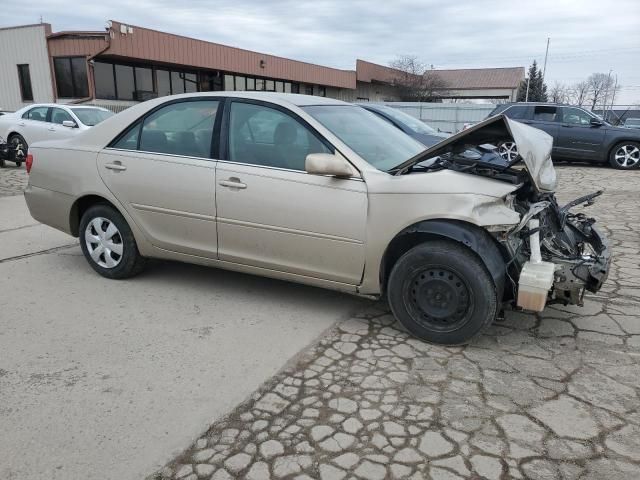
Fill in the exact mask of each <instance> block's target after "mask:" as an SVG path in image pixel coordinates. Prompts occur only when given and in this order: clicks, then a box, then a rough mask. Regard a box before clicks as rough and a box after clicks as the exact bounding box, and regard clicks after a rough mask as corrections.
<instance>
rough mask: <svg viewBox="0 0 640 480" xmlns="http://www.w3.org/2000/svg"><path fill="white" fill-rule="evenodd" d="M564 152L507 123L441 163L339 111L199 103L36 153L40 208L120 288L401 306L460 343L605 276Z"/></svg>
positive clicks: (158, 107) (153, 104)
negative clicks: (572, 199)
mask: <svg viewBox="0 0 640 480" xmlns="http://www.w3.org/2000/svg"><path fill="white" fill-rule="evenodd" d="M505 140H512V141H514V142H515V143H516V144H517V146H518V151H519V152H520V154H519V156H518V157H517V158H516V159H515V160H512V161H510V162H507V161H505V160H504V159H503V158H502V157H500V155H499V154H498V153H497V151H496V149H495V147H494V146H493V145H496V144H498V143H500V142H501V141H505ZM550 151H551V137H549V135H547V134H546V133H544V132H542V131H540V130H537V129H534V128H531V127H528V126H526V125H522V124H519V123H517V122H513V121H511V120H509V119H508V118H506V117H503V116H499V117H495V118H491V119H488V120H486V121H484V122H482V123H479V124H477V125H475V126H473V127H472V128H470V129H468V130H465V131H464V132H461V133H459V134H457V135H454V136H452V137H450V138H448V139H446V140H444V141H443V142H441V143H439V144H437V145H435V146H433V147H431V148H429V149H427V150H425V149H424V146H423V145H421V144H419V143H418V142H416V141H415V140H413V139H412V138H410V137H409V136H407V135H405V134H404V133H403V132H401V131H400V130H398V129H397V128H395V127H394V126H392V125H390V124H389V123H387V122H386V121H384V120H382V119H381V118H379V117H377V116H376V115H374V114H373V113H371V112H368V111H366V110H364V109H362V108H360V107H357V106H354V105H351V104H348V103H344V102H340V101H337V100H331V99H326V98H318V97H313V96H305V95H286V94H267V93H249V92H220V93H200V94H187V95H178V96H173V97H163V98H159V99H155V100H151V101H148V102H144V103H142V104H139V105H136V106H134V107H132V108H129V109H127V110H126V111H124V112H122V113H120V114H118V115H116V116H114V117H112V118H109V119H107V120H105V121H104V122H102V123H101V124H99V125H97V126H96V127H94V128H92V129H91V130H88V131H86V132H82V133H80V134H78V135H77V136H76V137H75V138H74V139H72V140H67V141H51V142H45V143H40V144H35V145H32V146H31V148H30V151H29V156H28V165H27V167H28V169H29V170H30V177H29V184H28V187H27V189H26V192H25V196H26V199H27V203H28V206H29V209H30V211H31V214H32V215H33V217H34V218H35V219H37V220H39V221H41V222H43V223H46V224H48V225H51V226H53V227H56V228H58V229H60V230H63V231H65V232H67V233H69V234H70V235H73V236H75V237H79V238H80V245H81V247H82V251H83V252H84V254H85V256H86V259H87V261H88V262H89V264H90V265H91V267H92V268H93V269H94V270H95V271H96V272H98V273H99V274H101V275H103V276H105V277H108V278H114V279H122V278H127V277H131V276H132V275H135V274H136V273H138V272H140V271H141V270H142V268H143V267H144V265H145V260H146V259H147V258H151V257H155V258H166V259H172V260H180V261H185V262H192V263H199V264H204V265H211V266H215V267H220V268H226V269H231V270H238V271H243V272H248V273H254V274H258V275H265V276H270V277H274V278H279V279H284V280H290V281H295V282H301V283H306V284H311V285H316V286H320V287H326V288H332V289H337V290H342V291H346V292H351V293H356V294H360V295H365V296H368V297H373V298H378V297H382V296H386V298H387V299H388V301H389V304H390V306H391V309H392V311H393V313H394V315H395V316H396V318H397V319H398V320H399V321H400V322H401V323H402V324H403V325H404V326H405V327H406V328H407V329H408V330H409V331H410V332H411V333H413V334H414V335H416V336H418V337H420V338H421V339H424V340H427V341H430V342H436V343H442V344H460V343H464V342H467V341H468V340H469V339H470V338H472V337H473V336H474V335H476V334H478V333H479V332H480V331H481V330H482V329H483V328H485V327H486V326H488V325H489V324H491V322H492V321H493V320H494V319H495V318H496V316H497V315H499V314H500V312H501V311H502V309H503V308H504V307H505V306H513V307H515V308H527V309H531V310H541V309H543V308H544V306H545V304H547V303H549V302H561V303H580V302H581V299H582V293H583V292H584V290H585V289H587V290H590V291H597V290H598V289H599V288H600V286H601V285H602V282H603V281H604V280H605V278H606V276H607V271H608V268H609V255H608V250H607V246H606V242H605V240H604V238H603V237H602V236H601V235H600V233H599V232H598V230H597V229H596V228H595V227H594V225H593V224H594V220H593V219H591V218H588V217H587V216H585V215H582V214H573V213H572V212H571V210H570V208H571V206H572V205H567V206H565V207H560V206H559V205H558V204H557V203H556V200H555V196H554V189H555V186H556V177H555V171H554V169H553V165H552V163H551V158H550ZM596 195H597V193H596V194H593V195H591V196H588V197H585V198H583V199H580V200H579V202H580V203H583V202H587V201H589V200H590V199H591V198H592V197H594V196H596ZM576 204H577V203H576Z"/></svg>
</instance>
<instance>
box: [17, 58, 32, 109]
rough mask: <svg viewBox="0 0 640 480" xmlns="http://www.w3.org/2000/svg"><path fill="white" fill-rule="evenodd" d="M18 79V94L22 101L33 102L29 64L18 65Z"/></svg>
mask: <svg viewBox="0 0 640 480" xmlns="http://www.w3.org/2000/svg"><path fill="white" fill-rule="evenodd" d="M18 80H19V82H20V95H21V96H22V101H23V102H33V89H32V88H31V74H30V73H29V65H26V64H24V65H18Z"/></svg>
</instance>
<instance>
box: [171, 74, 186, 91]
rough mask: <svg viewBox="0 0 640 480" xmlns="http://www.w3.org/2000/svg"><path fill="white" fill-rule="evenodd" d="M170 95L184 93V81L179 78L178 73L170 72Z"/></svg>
mask: <svg viewBox="0 0 640 480" xmlns="http://www.w3.org/2000/svg"><path fill="white" fill-rule="evenodd" d="M171 93H173V94H174V95H177V94H179V93H184V79H183V78H181V76H180V72H171Z"/></svg>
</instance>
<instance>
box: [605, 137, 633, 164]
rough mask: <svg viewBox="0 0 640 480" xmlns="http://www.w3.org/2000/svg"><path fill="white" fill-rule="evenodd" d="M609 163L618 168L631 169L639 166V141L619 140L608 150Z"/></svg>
mask: <svg viewBox="0 0 640 480" xmlns="http://www.w3.org/2000/svg"><path fill="white" fill-rule="evenodd" d="M609 165H611V166H612V167H613V168H617V169H618V170H633V169H636V168H639V167H640V143H638V142H629V141H627V142H621V143H618V144H617V145H616V146H615V147H613V148H612V149H611V152H609Z"/></svg>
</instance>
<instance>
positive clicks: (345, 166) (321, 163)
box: [304, 153, 360, 177]
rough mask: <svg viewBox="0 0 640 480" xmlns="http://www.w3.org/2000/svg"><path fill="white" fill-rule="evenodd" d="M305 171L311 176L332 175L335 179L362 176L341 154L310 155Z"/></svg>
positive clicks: (306, 161)
mask: <svg viewBox="0 0 640 480" xmlns="http://www.w3.org/2000/svg"><path fill="white" fill-rule="evenodd" d="M304 169H305V171H306V172H307V173H310V174H311V175H332V176H334V177H355V176H360V175H359V174H358V171H357V170H356V169H355V168H353V167H352V166H351V164H350V163H349V162H347V160H345V159H344V157H342V156H341V155H340V154H335V155H334V154H331V153H310V154H309V155H307V158H306V159H305V162H304Z"/></svg>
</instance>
